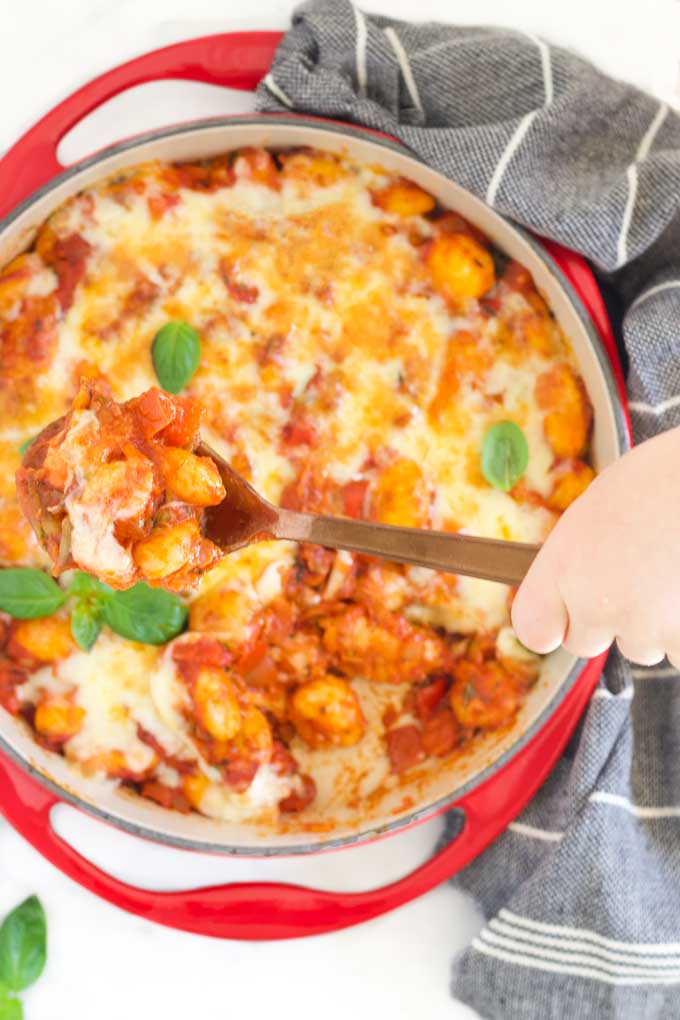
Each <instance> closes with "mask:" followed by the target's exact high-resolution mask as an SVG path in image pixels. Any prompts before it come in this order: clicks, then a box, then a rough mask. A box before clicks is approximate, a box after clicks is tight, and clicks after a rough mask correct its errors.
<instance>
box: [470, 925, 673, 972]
mask: <svg viewBox="0 0 680 1020" xmlns="http://www.w3.org/2000/svg"><path fill="white" fill-rule="evenodd" d="M479 940H480V941H481V942H484V943H486V944H487V945H492V946H500V947H501V948H503V949H509V950H511V951H512V952H515V953H527V954H528V955H529V956H532V957H537V958H538V959H541V960H545V961H551V962H554V963H558V964H581V965H584V966H586V967H595V968H596V969H597V970H598V971H599V972H601V973H603V974H608V975H611V976H615V977H626V976H629V977H647V978H650V977H652V978H655V977H674V978H676V979H678V980H680V960H678V958H677V957H676V958H675V959H672V960H666V961H663V962H661V963H658V962H657V961H656V960H654V961H649V962H648V961H646V960H644V959H640V958H638V959H637V961H635V962H634V963H623V962H622V961H615V962H611V961H608V960H602V959H600V958H599V957H597V956H595V955H594V954H593V953H591V952H590V951H586V952H585V953H578V952H571V951H569V950H568V949H553V948H550V947H545V946H534V945H531V944H529V943H527V942H518V941H517V939H515V938H512V937H510V938H508V937H507V936H506V935H500V934H498V933H496V932H493V931H490V930H489V929H488V928H485V929H484V930H483V931H482V932H480V934H479Z"/></svg>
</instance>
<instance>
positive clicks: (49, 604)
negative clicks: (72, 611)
mask: <svg viewBox="0 0 680 1020" xmlns="http://www.w3.org/2000/svg"><path fill="white" fill-rule="evenodd" d="M65 601H66V593H65V592H63V591H62V590H61V588H60V587H59V585H58V584H57V582H56V581H55V580H54V578H52V577H50V576H49V575H48V574H45V573H43V571H42V570H32V569H30V568H25V567H11V568H9V569H8V570H0V610H2V612H3V613H9V615H10V616H14V617H15V618H16V619H17V620H35V619H37V618H38V617H39V616H50V615H51V614H52V613H54V612H56V610H57V609H59V607H60V606H62V605H63V604H64V602H65Z"/></svg>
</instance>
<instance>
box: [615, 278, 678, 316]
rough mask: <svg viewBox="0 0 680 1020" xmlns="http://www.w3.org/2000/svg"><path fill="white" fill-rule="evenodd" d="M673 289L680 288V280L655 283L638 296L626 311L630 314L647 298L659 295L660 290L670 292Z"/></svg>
mask: <svg viewBox="0 0 680 1020" xmlns="http://www.w3.org/2000/svg"><path fill="white" fill-rule="evenodd" d="M675 287H680V280H665V281H664V282H663V283H657V284H656V286H655V287H650V288H649V290H646V291H644V292H643V293H642V294H640V296H639V297H637V298H636V299H635V301H633V303H632V305H631V306H630V308H629V309H628V311H629V312H632V311H633V309H634V308H637V306H638V305H639V304H642V302H643V301H646V300H647V298H649V297H653V295H654V294H659V293H660V292H661V291H662V290H671V289H673V288H675Z"/></svg>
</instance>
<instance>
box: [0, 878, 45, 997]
mask: <svg viewBox="0 0 680 1020" xmlns="http://www.w3.org/2000/svg"><path fill="white" fill-rule="evenodd" d="M46 957H47V925H46V923H45V911H44V910H43V908H42V903H41V902H40V900H39V899H38V897H37V896H29V897H28V899H27V900H24V902H23V903H20V904H19V906H18V907H15V908H14V910H12V912H11V913H9V914H8V915H7V917H6V918H5V920H4V921H3V922H2V926H1V927H0V982H1V983H2V984H3V985H4V986H5V987H6V988H9V989H10V990H11V991H13V992H20V991H21V990H22V989H23V988H28V986H29V985H32V984H33V982H34V981H37V979H38V978H39V977H40V975H41V974H42V970H43V967H44V966H45V959H46ZM10 1015H11V1014H10Z"/></svg>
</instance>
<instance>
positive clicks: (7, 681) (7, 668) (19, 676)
mask: <svg viewBox="0 0 680 1020" xmlns="http://www.w3.org/2000/svg"><path fill="white" fill-rule="evenodd" d="M26 679H27V673H26V672H25V671H24V670H23V669H20V668H19V667H18V666H15V665H13V664H12V663H10V662H0V705H2V707H3V708H5V709H6V710H7V711H8V712H9V713H10V714H11V715H18V714H19V709H20V708H21V701H20V700H19V696H18V695H17V690H16V689H17V687H18V686H19V685H20V684H23V683H24V682H25V680H26Z"/></svg>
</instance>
